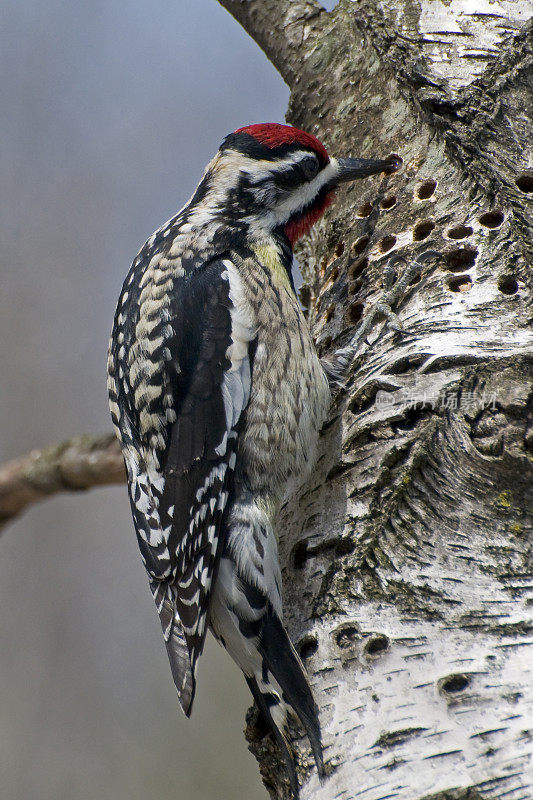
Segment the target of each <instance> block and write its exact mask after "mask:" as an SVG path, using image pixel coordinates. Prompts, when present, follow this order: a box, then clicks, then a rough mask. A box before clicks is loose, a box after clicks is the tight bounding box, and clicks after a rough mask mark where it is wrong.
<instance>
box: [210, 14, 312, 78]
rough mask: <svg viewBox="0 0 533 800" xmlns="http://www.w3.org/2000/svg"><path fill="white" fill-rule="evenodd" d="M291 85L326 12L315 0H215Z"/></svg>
mask: <svg viewBox="0 0 533 800" xmlns="http://www.w3.org/2000/svg"><path fill="white" fill-rule="evenodd" d="M219 2H220V4H221V5H222V6H224V8H225V9H226V10H227V11H229V13H230V14H231V15H232V16H233V17H235V19H236V20H237V22H239V23H240V24H241V25H242V27H243V28H244V30H245V31H246V32H247V33H248V34H249V35H250V36H251V37H252V39H254V41H255V42H257V44H258V45H259V47H260V48H261V49H262V50H263V51H264V52H265V54H266V55H267V57H268V58H269V60H270V61H271V62H272V64H273V65H274V66H275V67H276V69H277V70H278V72H279V73H280V74H281V76H282V78H283V79H284V80H285V82H286V83H287V84H288V85H289V86H292V85H293V83H294V81H295V78H296V76H297V74H298V73H299V72H300V71H301V68H302V63H303V59H304V55H305V53H306V52H308V51H309V49H310V44H311V43H312V42H314V41H315V40H316V37H317V34H318V33H319V32H320V30H321V28H322V23H323V21H324V19H325V18H326V16H327V12H326V11H325V10H324V9H323V8H322V6H321V5H320V3H318V2H316V0H219Z"/></svg>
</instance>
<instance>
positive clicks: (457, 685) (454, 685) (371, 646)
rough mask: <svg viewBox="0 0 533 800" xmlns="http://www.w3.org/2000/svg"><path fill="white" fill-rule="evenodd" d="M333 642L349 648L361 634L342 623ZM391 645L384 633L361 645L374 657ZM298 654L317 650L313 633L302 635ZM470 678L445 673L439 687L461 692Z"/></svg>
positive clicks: (355, 627)
mask: <svg viewBox="0 0 533 800" xmlns="http://www.w3.org/2000/svg"><path fill="white" fill-rule="evenodd" d="M333 637H334V639H335V643H336V645H337V647H338V648H339V649H340V650H350V649H352V648H353V647H354V645H355V643H356V642H357V641H358V640H359V639H360V638H361V634H360V632H359V629H358V627H357V626H354V625H350V624H344V625H342V626H341V627H340V628H339V629H337V631H335V633H334V634H333ZM390 645H391V642H390V639H389V637H388V636H387V635H386V634H384V633H374V634H372V635H371V636H370V637H369V639H368V641H367V642H366V643H365V645H364V647H363V652H364V653H365V655H367V656H370V657H372V658H375V657H376V656H380V655H381V654H382V653H385V652H386V651H387V650H389V648H390ZM298 650H299V652H300V656H301V657H302V658H303V659H304V660H307V659H309V658H311V657H312V656H314V655H315V653H316V652H317V651H318V639H317V637H316V636H314V635H313V634H308V635H307V636H304V637H303V639H301V641H300V642H299V644H298ZM470 683H471V680H470V677H469V676H468V675H465V674H464V673H453V674H452V675H446V677H444V678H442V679H441V680H440V681H439V689H440V690H441V692H444V693H445V694H457V693H458V692H463V691H464V690H465V689H466V688H468V686H470Z"/></svg>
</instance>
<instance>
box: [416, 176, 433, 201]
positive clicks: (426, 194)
mask: <svg viewBox="0 0 533 800" xmlns="http://www.w3.org/2000/svg"><path fill="white" fill-rule="evenodd" d="M436 188H437V181H434V180H427V181H424V182H423V183H421V184H420V186H419V187H418V189H417V192H416V196H417V197H418V199H419V200H429V198H430V197H431V195H432V194H433V193H434V192H435V189H436Z"/></svg>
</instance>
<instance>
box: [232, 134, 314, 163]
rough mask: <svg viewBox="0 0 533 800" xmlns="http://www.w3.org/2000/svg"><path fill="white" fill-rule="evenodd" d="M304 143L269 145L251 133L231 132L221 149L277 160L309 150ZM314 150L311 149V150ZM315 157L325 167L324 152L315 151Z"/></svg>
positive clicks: (252, 156) (265, 159)
mask: <svg viewBox="0 0 533 800" xmlns="http://www.w3.org/2000/svg"><path fill="white" fill-rule="evenodd" d="M307 149H308V148H306V147H305V146H304V145H302V144H301V143H299V142H290V143H288V144H282V145H278V146H277V147H267V145H266V144H262V143H261V142H258V141H257V139H256V138H255V137H254V136H251V135H250V134H249V133H230V134H229V136H226V138H225V139H224V141H223V142H222V144H221V145H220V151H221V152H223V151H224V150H236V151H237V152H238V153H242V154H243V155H245V156H248V158H255V159H258V160H261V161H277V160H278V159H280V158H284V157H285V156H288V155H291V153H296V152H298V151H302V150H307ZM309 152H310V153H311V152H312V151H311V150H310V151H309ZM314 155H315V157H316V158H317V159H318V162H319V164H320V166H321V167H325V166H326V164H327V159H325V158H324V157H323V156H322V154H320V153H314Z"/></svg>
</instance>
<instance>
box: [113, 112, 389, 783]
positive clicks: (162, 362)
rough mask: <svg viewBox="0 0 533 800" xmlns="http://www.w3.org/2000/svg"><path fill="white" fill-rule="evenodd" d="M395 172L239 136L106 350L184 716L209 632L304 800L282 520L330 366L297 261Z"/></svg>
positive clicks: (159, 239)
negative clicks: (353, 186) (279, 532)
mask: <svg viewBox="0 0 533 800" xmlns="http://www.w3.org/2000/svg"><path fill="white" fill-rule="evenodd" d="M395 166H396V165H395V163H394V161H391V160H390V159H389V160H385V161H380V160H364V159H352V158H345V159H342V158H341V159H335V158H330V157H329V156H328V153H327V152H326V149H325V148H324V146H323V145H322V144H321V142H319V141H318V140H317V139H316V138H315V137H314V136H311V135H310V134H308V133H304V132H303V131H301V130H298V129H297V128H293V127H290V126H287V125H278V124H264V125H250V126H249V127H246V128H241V129H239V130H237V131H235V133H232V134H230V135H229V136H227V137H226V138H225V139H224V142H223V143H222V145H221V147H220V149H219V151H218V153H217V154H216V156H215V157H214V159H213V160H212V161H211V163H210V164H209V165H208V166H207V169H206V171H205V174H204V176H203V178H202V181H201V182H200V184H199V186H198V188H197V189H196V191H195V193H194V195H193V196H192V198H191V199H190V200H189V202H188V203H187V204H186V205H185V206H184V207H183V209H182V210H181V211H179V212H178V213H177V214H176V216H174V217H173V218H172V219H171V220H169V222H167V223H166V224H165V225H163V227H161V228H160V229H159V230H158V231H156V232H155V233H154V234H153V236H151V237H150V239H149V240H148V241H147V242H146V244H145V245H144V246H143V247H142V249H141V250H140V252H139V254H138V256H137V257H136V259H135V260H134V262H133V265H132V267H131V269H130V272H129V274H128V276H127V278H126V281H125V283H124V286H123V289H122V292H121V295H120V298H119V301H118V307H117V311H116V315H115V323H114V328H113V333H112V337H111V343H110V350H109V397H110V404H111V414H112V418H113V422H114V425H115V427H116V430H117V433H118V436H119V438H120V442H121V445H122V452H123V454H124V460H125V463H126V469H127V475H128V486H129V496H130V501H131V508H132V512H133V520H134V523H135V529H136V532H137V538H138V542H139V547H140V550H141V555H142V558H143V561H144V565H145V567H146V570H147V572H148V576H149V580H150V587H151V590H152V593H153V596H154V599H155V602H156V606H157V610H158V612H159V616H160V619H161V625H162V627H163V635H164V638H165V642H166V647H167V651H168V656H169V659H170V664H171V668H172V675H173V677H174V681H175V684H176V688H177V691H178V696H179V699H180V702H181V705H182V707H183V710H184V711H185V713H186V714H187V715H189V714H190V713H191V706H192V702H193V697H194V691H195V672H196V665H197V661H198V657H199V656H200V654H201V652H202V648H203V645H204V640H205V635H206V628H207V626H209V627H210V628H211V630H212V632H213V633H214V635H215V637H216V638H217V639H218V641H219V642H221V644H222V645H223V646H224V647H225V648H226V649H227V650H228V652H229V654H230V655H231V656H232V658H233V659H234V661H236V662H237V664H238V665H239V667H240V668H241V669H242V671H243V672H244V675H245V677H246V680H247V682H248V685H249V687H250V689H251V691H252V694H253V696H254V698H255V700H256V702H257V704H258V706H259V708H260V709H261V711H262V712H263V714H264V716H265V717H266V719H267V721H268V722H269V724H270V726H271V728H272V731H273V733H274V735H275V738H276V740H277V742H278V744H279V746H280V748H281V751H282V753H283V756H284V758H285V760H286V762H287V765H288V769H289V774H290V780H291V785H292V789H293V793H294V794H295V796H296V795H297V794H298V782H297V778H296V772H295V768H294V762H293V757H292V754H291V749H290V746H289V744H288V741H287V737H286V720H287V711H288V710H290V709H292V711H293V712H294V713H295V714H296V716H297V717H298V718H299V720H300V722H301V723H302V724H303V726H304V728H305V730H306V732H307V735H308V737H309V740H310V743H311V747H312V749H313V753H314V756H315V760H316V763H317V767H318V769H319V772H320V773H322V772H323V761H322V747H321V741H320V725H319V720H318V711H317V707H316V705H315V702H314V700H313V697H312V694H311V690H310V688H309V684H308V681H307V678H306V675H305V671H304V669H303V667H302V663H301V661H300V659H299V657H298V655H297V654H296V651H295V650H294V647H293V646H292V644H291V642H290V640H289V638H288V636H287V633H286V631H285V628H284V627H283V623H282V600H281V574H280V567H279V563H278V548H277V540H276V534H275V532H274V530H273V520H274V517H275V514H276V511H277V509H278V508H279V505H280V502H281V501H282V499H283V497H284V496H285V495H286V493H287V491H288V490H289V489H290V487H291V484H292V482H293V481H294V479H295V478H296V477H302V476H303V475H304V474H305V472H306V470H309V469H310V468H311V467H312V465H313V459H314V453H315V449H316V442H317V438H318V431H319V429H320V427H321V425H322V423H323V422H324V420H325V417H326V413H327V410H328V406H329V402H330V388H329V383H328V374H327V372H328V370H329V371H330V373H331V371H332V370H333V371H334V365H332V362H330V363H329V367H327V366H326V365H324V364H322V363H321V361H320V359H319V357H318V355H317V353H316V350H315V348H314V345H313V341H312V338H311V334H310V332H309V328H308V325H307V323H306V320H305V319H304V317H303V314H302V311H301V309H300V306H299V303H298V300H297V298H296V295H295V292H294V286H293V280H292V274H291V265H292V245H293V243H294V242H295V240H296V239H297V238H298V237H299V236H301V235H302V234H304V233H305V232H306V231H307V230H308V229H309V228H310V227H311V225H312V224H313V223H314V222H315V221H316V220H317V219H318V218H319V217H320V215H321V214H322V213H323V212H324V210H325V209H326V207H327V206H328V205H329V203H330V201H331V199H332V195H333V191H334V189H335V187H336V186H337V185H338V184H339V183H341V182H343V181H349V180H353V179H355V178H360V177H364V176H367V175H372V174H375V173H378V172H381V171H390V170H393V169H394V168H395ZM342 358H343V359H344V360H345V359H346V353H345V352H344V354H343V356H342ZM341 360H342V359H341Z"/></svg>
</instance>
